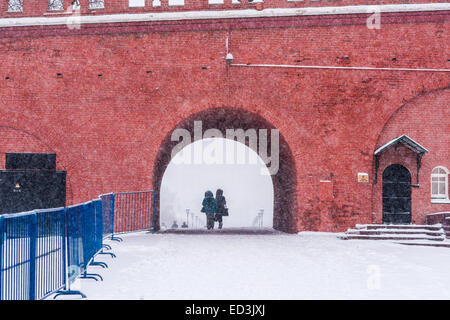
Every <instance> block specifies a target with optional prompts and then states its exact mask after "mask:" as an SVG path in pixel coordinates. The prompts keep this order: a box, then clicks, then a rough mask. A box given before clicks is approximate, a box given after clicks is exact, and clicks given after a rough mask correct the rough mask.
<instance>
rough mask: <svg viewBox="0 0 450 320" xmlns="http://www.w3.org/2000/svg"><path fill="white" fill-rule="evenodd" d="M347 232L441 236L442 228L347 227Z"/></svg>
mask: <svg viewBox="0 0 450 320" xmlns="http://www.w3.org/2000/svg"><path fill="white" fill-rule="evenodd" d="M347 234H361V235H381V234H388V235H391V234H408V235H414V234H425V235H428V236H442V234H443V232H442V229H440V230H426V229H410V230H398V229H390V230H380V229H373V230H366V229H361V230H358V229H349V230H348V231H347Z"/></svg>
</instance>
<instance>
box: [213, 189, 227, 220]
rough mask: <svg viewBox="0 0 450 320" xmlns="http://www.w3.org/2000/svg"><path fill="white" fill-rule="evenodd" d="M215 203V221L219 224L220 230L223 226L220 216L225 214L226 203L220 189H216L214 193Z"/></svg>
mask: <svg viewBox="0 0 450 320" xmlns="http://www.w3.org/2000/svg"><path fill="white" fill-rule="evenodd" d="M216 202H217V212H216V217H215V221H217V222H219V229H222V226H223V221H222V216H223V214H224V213H225V205H226V203H227V201H226V200H225V197H224V196H223V190H222V189H217V191H216Z"/></svg>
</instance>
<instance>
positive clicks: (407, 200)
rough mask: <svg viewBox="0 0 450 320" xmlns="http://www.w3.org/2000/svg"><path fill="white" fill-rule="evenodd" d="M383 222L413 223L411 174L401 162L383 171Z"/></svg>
mask: <svg viewBox="0 0 450 320" xmlns="http://www.w3.org/2000/svg"><path fill="white" fill-rule="evenodd" d="M383 223H392V224H409V223H411V174H410V173H409V170H408V169H406V168H405V167H404V166H402V165H400V164H393V165H390V166H389V167H387V168H386V169H385V170H384V172H383Z"/></svg>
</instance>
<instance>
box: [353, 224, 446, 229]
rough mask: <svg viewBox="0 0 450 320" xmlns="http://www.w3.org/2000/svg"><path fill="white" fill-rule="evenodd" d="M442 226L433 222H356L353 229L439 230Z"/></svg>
mask: <svg viewBox="0 0 450 320" xmlns="http://www.w3.org/2000/svg"><path fill="white" fill-rule="evenodd" d="M441 228H442V224H440V223H438V224H433V225H426V224H425V225H419V224H357V225H355V229H367V230H374V229H388V230H389V229H399V230H416V229H425V230H440V229H441Z"/></svg>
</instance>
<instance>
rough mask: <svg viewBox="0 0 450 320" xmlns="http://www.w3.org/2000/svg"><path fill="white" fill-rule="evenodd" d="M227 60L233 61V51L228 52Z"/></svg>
mask: <svg viewBox="0 0 450 320" xmlns="http://www.w3.org/2000/svg"><path fill="white" fill-rule="evenodd" d="M225 60H227V62H228V63H231V62H233V55H232V54H231V52H228V53H227V56H226V57H225Z"/></svg>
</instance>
